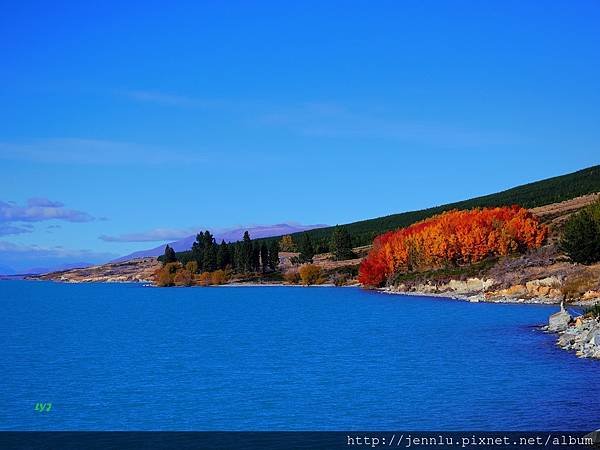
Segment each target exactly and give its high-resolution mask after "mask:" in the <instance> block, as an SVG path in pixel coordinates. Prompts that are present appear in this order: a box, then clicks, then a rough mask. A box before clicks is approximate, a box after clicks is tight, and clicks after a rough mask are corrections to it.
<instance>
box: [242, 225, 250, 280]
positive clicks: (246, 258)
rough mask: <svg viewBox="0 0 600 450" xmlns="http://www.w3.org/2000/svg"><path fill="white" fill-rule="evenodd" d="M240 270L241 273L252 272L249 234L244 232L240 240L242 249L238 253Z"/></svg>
mask: <svg viewBox="0 0 600 450" xmlns="http://www.w3.org/2000/svg"><path fill="white" fill-rule="evenodd" d="M240 253H241V254H240V268H241V271H242V272H251V271H252V239H250V234H249V233H248V232H247V231H245V232H244V237H243V239H242V247H241V252H240Z"/></svg>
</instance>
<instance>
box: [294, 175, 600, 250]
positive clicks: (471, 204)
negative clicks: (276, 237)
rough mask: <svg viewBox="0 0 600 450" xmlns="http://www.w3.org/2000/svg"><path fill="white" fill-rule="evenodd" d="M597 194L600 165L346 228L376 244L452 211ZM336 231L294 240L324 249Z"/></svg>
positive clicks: (355, 236)
mask: <svg viewBox="0 0 600 450" xmlns="http://www.w3.org/2000/svg"><path fill="white" fill-rule="evenodd" d="M594 192H600V165H597V166H593V167H589V168H587V169H583V170H579V171H577V172H573V173H569V174H567V175H561V176H558V177H554V178H548V179H545V180H541V181H535V182H533V183H528V184H524V185H521V186H517V187H514V188H511V189H508V190H506V191H502V192H498V193H495V194H489V195H484V196H482V197H476V198H472V199H469V200H463V201H460V202H456V203H449V204H446V205H441V206H436V207H433V208H427V209H421V210H419V211H409V212H404V213H399V214H392V215H390V216H384V217H378V218H376V219H368V220H361V221H359V222H353V223H349V224H346V225H345V227H346V229H347V230H348V232H349V233H350V235H351V236H352V239H353V243H354V245H355V246H359V245H367V244H370V243H372V242H373V238H374V237H375V236H377V235H379V234H382V233H385V232H386V231H390V230H395V229H397V228H402V227H406V226H408V225H410V224H413V223H415V222H418V221H419V220H423V219H426V218H428V217H431V216H433V215H435V214H439V213H441V212H444V211H448V210H451V209H471V208H475V207H483V206H503V205H521V206H523V207H525V208H534V207H536V206H543V205H548V204H550V203H556V202H561V201H563V200H569V199H572V198H575V197H579V196H580V195H585V194H590V193H594ZM332 231H333V227H327V228H320V229H317V230H311V231H305V232H301V233H295V234H293V235H292V237H293V238H294V241H297V239H298V237H299V235H300V234H303V233H308V234H309V235H310V237H311V239H312V240H313V242H316V243H317V244H319V245H321V246H326V245H327V243H328V241H329V237H330V236H331V232H332Z"/></svg>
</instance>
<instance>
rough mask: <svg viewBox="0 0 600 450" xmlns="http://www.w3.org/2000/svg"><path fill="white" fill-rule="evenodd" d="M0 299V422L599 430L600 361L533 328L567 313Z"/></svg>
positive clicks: (349, 291)
mask: <svg viewBox="0 0 600 450" xmlns="http://www.w3.org/2000/svg"><path fill="white" fill-rule="evenodd" d="M0 305H1V310H0V337H1V341H0V342H1V344H2V346H1V350H0V405H1V406H0V428H1V429H5V430H6V429H12V430H15V429H19V430H23V429H40V430H55V429H61V430H98V429H101V430H158V429H170V430H274V429H278V430H307V429H310V430H335V429H371V430H373V429H388V430H393V429H418V430H463V429H469V430H475V429H496V430H499V429H502V430H509V429H514V430H528V429H544V430H546V429H548V430H549V429H563V430H564V429H581V430H590V429H594V428H598V426H599V425H600V400H599V399H600V363H599V362H598V361H590V360H582V359H578V358H576V357H575V355H574V354H572V353H569V352H565V351H563V350H560V349H558V348H556V347H555V337H554V336H552V335H547V334H544V333H542V332H540V331H538V330H537V329H536V328H535V326H536V325H538V324H541V323H544V322H545V321H546V320H547V318H548V315H549V314H550V313H552V312H554V311H555V310H556V309H557V308H556V307H546V306H536V305H501V304H484V303H477V304H475V303H465V302H459V301H450V300H444V299H435V298H427V297H404V296H393V295H385V294H380V293H374V292H366V291H362V290H359V289H353V288H293V287H290V288H286V287H225V288H187V289H181V288H179V289H175V288H174V289H156V288H150V287H144V286H141V285H135V284H80V285H69V284H54V283H45V282H26V281H4V282H0ZM38 402H44V403H47V402H49V403H52V409H51V411H50V412H47V413H40V412H37V411H35V410H34V408H35V404H36V403H38Z"/></svg>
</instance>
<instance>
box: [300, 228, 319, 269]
mask: <svg viewBox="0 0 600 450" xmlns="http://www.w3.org/2000/svg"><path fill="white" fill-rule="evenodd" d="M298 247H299V250H300V255H299V257H298V258H299V260H300V262H301V263H307V262H312V260H313V257H314V256H315V248H314V246H313V243H312V240H311V239H310V236H309V235H308V233H303V234H302V237H301V238H300V245H299V246H298Z"/></svg>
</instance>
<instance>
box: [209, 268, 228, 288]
mask: <svg viewBox="0 0 600 450" xmlns="http://www.w3.org/2000/svg"><path fill="white" fill-rule="evenodd" d="M210 275H211V282H212V284H225V283H227V281H228V280H229V276H228V275H227V272H225V271H224V270H221V269H219V270H215V271H214V272H212V273H211V274H210Z"/></svg>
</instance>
